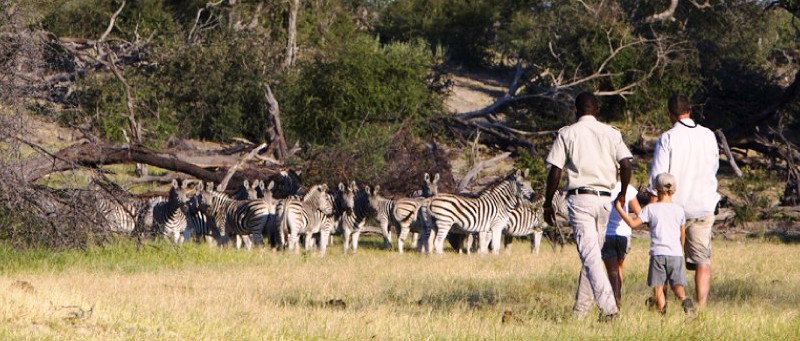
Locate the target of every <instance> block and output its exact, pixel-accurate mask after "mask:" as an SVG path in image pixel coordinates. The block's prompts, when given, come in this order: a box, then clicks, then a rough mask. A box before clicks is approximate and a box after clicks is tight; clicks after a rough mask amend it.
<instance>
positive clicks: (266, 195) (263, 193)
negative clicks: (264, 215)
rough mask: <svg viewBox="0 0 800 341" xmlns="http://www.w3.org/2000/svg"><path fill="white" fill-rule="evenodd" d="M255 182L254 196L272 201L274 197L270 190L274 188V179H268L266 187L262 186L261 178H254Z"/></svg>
mask: <svg viewBox="0 0 800 341" xmlns="http://www.w3.org/2000/svg"><path fill="white" fill-rule="evenodd" d="M256 182H257V183H256V184H255V185H253V186H254V187H255V189H256V196H257V197H258V198H259V199H261V200H264V201H272V200H273V198H274V197H273V195H272V190H273V189H274V188H275V181H270V182H269V185H267V187H266V188H264V181H263V180H256Z"/></svg>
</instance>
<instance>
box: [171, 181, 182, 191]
mask: <svg viewBox="0 0 800 341" xmlns="http://www.w3.org/2000/svg"><path fill="white" fill-rule="evenodd" d="M180 187H181V186H180V184H178V179H172V188H174V189H178V188H180Z"/></svg>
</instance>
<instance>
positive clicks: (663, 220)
mask: <svg viewBox="0 0 800 341" xmlns="http://www.w3.org/2000/svg"><path fill="white" fill-rule="evenodd" d="M639 219H641V220H642V222H644V223H648V224H650V255H651V256H680V257H683V247H682V246H681V225H685V224H686V216H685V215H684V213H683V208H681V207H680V206H679V205H678V204H676V203H660V202H655V203H652V204H649V205H647V206H645V207H644V208H643V209H642V213H641V214H639Z"/></svg>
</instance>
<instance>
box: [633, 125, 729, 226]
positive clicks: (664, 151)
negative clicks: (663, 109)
mask: <svg viewBox="0 0 800 341" xmlns="http://www.w3.org/2000/svg"><path fill="white" fill-rule="evenodd" d="M681 122H683V123H684V124H686V125H688V126H689V127H693V126H696V127H694V128H689V127H687V126H685V125H683V124H681ZM681 122H675V126H673V127H672V129H670V130H668V131H666V132H664V133H663V134H661V137H660V138H659V139H658V142H657V143H656V149H655V153H654V154H653V163H652V165H651V167H650V186H649V187H648V191H649V192H650V193H652V194H653V195H655V194H656V192H655V190H654V188H655V187H654V184H655V181H656V176H658V174H661V173H670V174H672V175H674V176H675V180H677V182H678V183H677V191H676V192H675V194H673V195H672V202H674V203H676V204H678V205H681V206H683V209H684V210H685V211H686V218H688V219H695V218H703V217H707V216H709V215H711V214H714V209H715V208H716V206H717V202H718V201H719V198H720V196H719V193H717V176H716V175H717V170H718V169H719V148H718V147H717V138H716V137H715V136H714V133H713V132H711V130H709V129H708V128H706V127H703V126H700V125H699V124H696V123H695V122H694V121H693V120H692V119H688V118H686V119H683V120H681Z"/></svg>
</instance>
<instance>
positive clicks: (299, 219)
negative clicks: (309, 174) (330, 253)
mask: <svg viewBox="0 0 800 341" xmlns="http://www.w3.org/2000/svg"><path fill="white" fill-rule="evenodd" d="M278 211H279V217H278V220H279V221H280V224H281V225H280V230H281V234H283V235H285V236H288V238H287V239H288V247H289V250H294V251H295V252H296V253H299V252H300V247H299V245H298V244H299V243H298V239H299V236H298V235H299V234H301V233H302V234H305V237H306V238H305V241H306V243H305V244H306V245H305V248H306V251H309V250H310V249H311V245H312V244H313V242H312V241H311V235H312V234H314V233H317V232H319V233H320V251H321V252H322V254H325V252H326V251H327V246H328V238H329V237H330V234H331V232H332V230H333V227H334V226H333V225H334V224H333V223H332V221H331V220H330V216H331V215H332V214H333V196H331V195H330V194H329V193H328V185H325V184H322V185H315V186H313V187H311V189H309V191H308V192H307V193H306V195H305V196H304V197H303V200H302V201H301V200H297V199H287V200H284V201H283V202H281V203H280V207H279V208H278Z"/></svg>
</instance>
